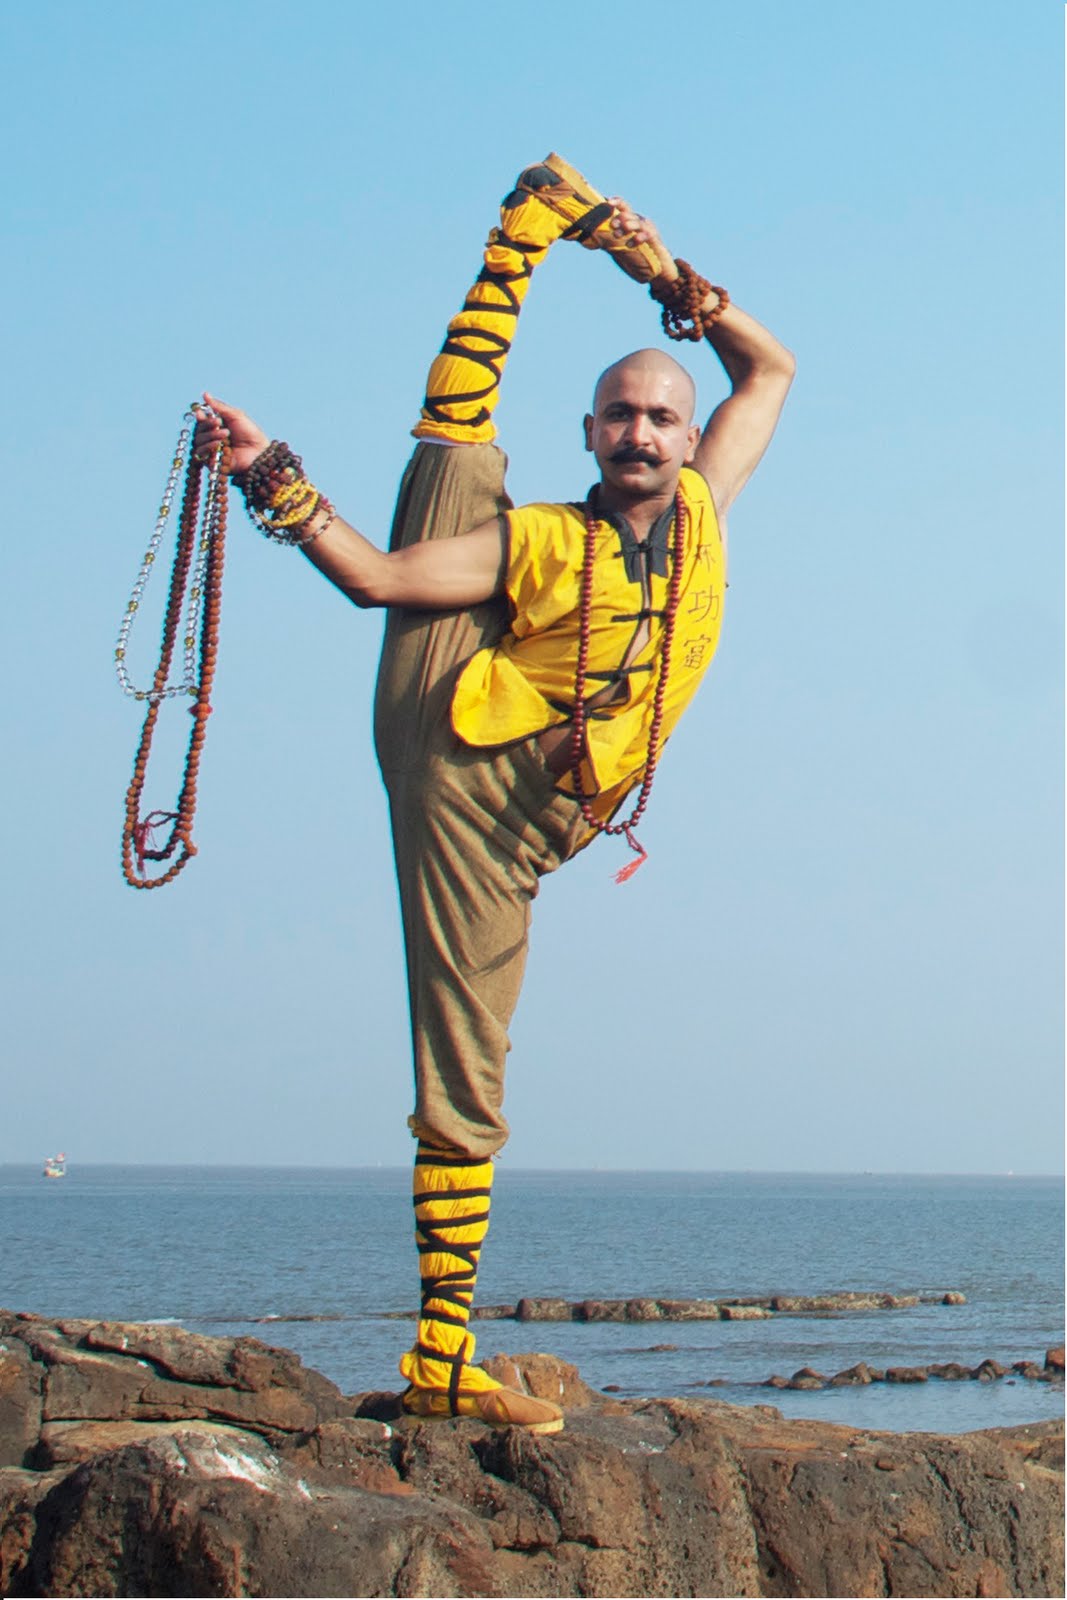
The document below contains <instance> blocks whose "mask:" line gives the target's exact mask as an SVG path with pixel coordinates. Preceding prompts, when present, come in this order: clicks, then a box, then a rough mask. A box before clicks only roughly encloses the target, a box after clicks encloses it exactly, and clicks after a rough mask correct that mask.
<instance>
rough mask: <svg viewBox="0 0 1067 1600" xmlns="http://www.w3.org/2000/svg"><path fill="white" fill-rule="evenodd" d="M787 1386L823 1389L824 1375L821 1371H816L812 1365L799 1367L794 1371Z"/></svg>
mask: <svg viewBox="0 0 1067 1600" xmlns="http://www.w3.org/2000/svg"><path fill="white" fill-rule="evenodd" d="M787 1387H788V1388H790V1389H825V1388H826V1376H825V1374H824V1373H822V1372H816V1371H815V1368H814V1367H801V1368H800V1370H799V1371H798V1372H794V1374H793V1376H792V1377H791V1378H790V1380H789V1383H788V1385H787Z"/></svg>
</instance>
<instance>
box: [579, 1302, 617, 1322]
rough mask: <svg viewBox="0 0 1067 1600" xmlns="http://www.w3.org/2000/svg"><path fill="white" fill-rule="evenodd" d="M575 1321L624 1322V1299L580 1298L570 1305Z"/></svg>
mask: <svg viewBox="0 0 1067 1600" xmlns="http://www.w3.org/2000/svg"><path fill="white" fill-rule="evenodd" d="M572 1311H573V1315H574V1320H575V1321H576V1322H625V1321H626V1301H625V1300H580V1301H579V1302H578V1304H577V1305H576V1306H574V1307H572Z"/></svg>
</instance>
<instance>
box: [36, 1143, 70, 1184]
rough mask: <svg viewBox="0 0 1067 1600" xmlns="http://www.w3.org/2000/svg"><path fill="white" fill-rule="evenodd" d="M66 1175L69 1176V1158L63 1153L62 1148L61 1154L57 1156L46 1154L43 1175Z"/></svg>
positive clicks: (52, 1176) (57, 1176)
mask: <svg viewBox="0 0 1067 1600" xmlns="http://www.w3.org/2000/svg"><path fill="white" fill-rule="evenodd" d="M66 1176H67V1158H66V1156H65V1155H64V1154H63V1152H62V1150H61V1151H60V1152H59V1154H58V1155H57V1156H45V1158H44V1172H43V1173H42V1177H45V1178H65V1177H66Z"/></svg>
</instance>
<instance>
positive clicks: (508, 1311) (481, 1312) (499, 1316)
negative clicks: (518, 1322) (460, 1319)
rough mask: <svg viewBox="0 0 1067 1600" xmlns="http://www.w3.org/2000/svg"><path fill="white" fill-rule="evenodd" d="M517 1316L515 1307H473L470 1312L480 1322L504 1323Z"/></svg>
mask: <svg viewBox="0 0 1067 1600" xmlns="http://www.w3.org/2000/svg"><path fill="white" fill-rule="evenodd" d="M517 1315H518V1308H517V1307H516V1306H475V1307H474V1310H473V1311H472V1312H471V1316H472V1317H477V1318H478V1319H479V1320H480V1321H482V1322H506V1321H510V1320H512V1319H513V1318H515V1317H516V1316H517Z"/></svg>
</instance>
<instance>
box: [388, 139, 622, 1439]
mask: <svg viewBox="0 0 1067 1600" xmlns="http://www.w3.org/2000/svg"><path fill="white" fill-rule="evenodd" d="M553 162H554V163H555V165H554V166H553V165H552V164H551V163H553ZM611 211H612V208H611V206H610V205H608V204H607V202H605V201H603V200H602V199H601V197H600V196H599V195H596V193H595V191H593V190H590V189H589V186H588V185H586V184H585V182H584V180H583V179H581V178H580V174H577V173H574V172H573V169H570V168H567V167H566V166H565V165H564V164H563V163H562V162H559V161H558V158H553V157H550V158H549V161H548V162H547V163H545V164H544V165H542V166H540V167H534V168H529V169H527V171H526V172H524V173H523V174H521V176H520V178H519V180H518V182H517V184H516V186H515V189H514V190H513V191H512V192H511V193H510V194H509V195H508V196H507V197H506V199H505V200H504V202H503V205H502V207H501V221H500V226H499V227H498V228H494V229H493V230H492V232H491V234H490V236H489V240H488V244H487V246H486V249H485V254H484V259H483V266H482V269H481V271H480V272H479V275H478V277H477V279H476V281H475V283H474V284H473V285H472V287H471V289H470V291H469V293H468V294H467V296H466V299H465V300H464V303H463V307H462V309H461V310H460V312H459V313H458V314H457V315H456V316H455V317H454V318H453V319H452V321H451V322H450V323H449V327H448V334H447V337H446V339H445V342H444V345H443V346H442V349H441V351H440V353H439V354H438V356H437V357H436V358H435V360H434V362H433V365H432V366H431V369H430V374H429V378H428V381H427V391H426V398H425V401H424V403H423V407H422V412H421V416H420V420H419V423H418V425H417V426H416V428H415V430H414V431H415V435H416V438H417V439H418V440H419V441H420V442H419V444H418V445H417V446H416V449H415V453H414V455H413V457H412V460H411V462H410V464H409V466H408V468H407V471H406V473H405V476H404V480H403V482H402V484H401V489H400V495H399V498H398V501H397V509H396V514H395V517H394V522H393V530H392V536H391V548H393V549H396V548H400V547H403V546H406V545H409V544H411V543H414V542H416V541H418V540H422V539H427V538H451V537H454V536H455V535H457V534H460V533H463V532H465V531H467V530H468V529H470V528H472V527H475V526H477V525H478V524H480V523H483V522H486V521H489V520H491V519H492V517H493V516H494V515H499V514H500V513H501V512H503V511H504V510H506V509H508V508H509V507H510V504H511V502H510V501H509V500H508V498H507V495H506V491H505V488H504V471H505V466H506V461H505V457H504V455H503V453H502V452H501V451H500V450H499V449H498V448H497V447H496V445H495V444H493V442H492V441H493V439H494V437H495V434H496V429H495V425H494V424H493V422H492V412H493V410H494V408H495V406H496V403H497V400H498V398H499V386H500V379H501V376H502V373H503V369H504V364H505V362H506V360H507V356H508V354H509V352H510V349H511V344H512V340H513V338H514V332H515V327H516V322H517V318H518V315H519V311H520V309H521V306H522V302H523V300H524V298H525V295H526V293H527V290H528V288H529V284H530V279H531V276H532V273H533V270H534V268H535V267H536V266H537V265H538V263H539V262H540V261H541V260H543V258H544V256H545V254H546V253H547V251H548V249H549V247H550V245H551V244H552V243H553V242H554V241H555V240H556V239H558V238H561V237H564V236H569V237H573V238H578V239H580V240H583V239H584V240H586V241H587V242H591V241H592V236H593V234H594V233H599V235H600V239H599V240H598V242H603V240H604V238H606V236H607V229H608V223H609V221H610V216H611ZM507 621H508V618H507V612H506V608H505V606H504V605H503V603H491V604H489V605H485V606H478V607H476V608H474V609H472V610H467V611H462V612H451V613H447V612H446V613H433V614H432V615H430V614H427V613H416V612H408V613H405V612H397V611H394V612H392V613H391V614H390V617H389V621H388V625H387V630H386V637H385V643H384V646H383V651H382V662H381V667H380V670H379V676H378V686H377V693H376V701H375V740H376V745H377V750H378V759H379V762H380V764H381V768H382V774H383V777H384V779H385V783H386V787H387V790H388V792H389V801H390V814H391V821H392V827H393V841H394V850H395V854H396V865H397V878H398V882H399V887H400V897H401V908H402V913H403V921H404V936H405V945H406V950H407V964H408V985H409V994H410V1001H411V1021H412V1036H413V1042H414V1049H415V1064H416V1086H417V1104H416V1113H415V1116H414V1117H413V1118H412V1127H413V1131H414V1132H415V1133H416V1134H417V1135H418V1138H419V1146H418V1153H417V1156H416V1164H415V1183H414V1202H415V1217H416V1242H417V1245H418V1249H419V1256H420V1278H421V1285H422V1302H421V1312H420V1317H419V1325H418V1332H417V1335H416V1340H415V1344H414V1346H413V1348H412V1349H411V1350H410V1351H408V1352H407V1354H406V1355H405V1356H404V1358H403V1360H402V1362H401V1372H402V1373H403V1375H404V1376H405V1377H406V1378H407V1379H408V1382H409V1385H410V1387H409V1389H408V1391H407V1393H406V1395H405V1398H404V1404H405V1408H406V1409H407V1410H408V1411H410V1412H412V1413H413V1414H415V1415H418V1416H450V1415H451V1416H457V1415H459V1416H475V1417H478V1418H480V1419H481V1420H482V1421H484V1422H489V1423H491V1424H493V1425H496V1426H521V1427H525V1428H527V1429H530V1430H533V1431H536V1432H555V1431H557V1430H558V1429H559V1428H561V1427H562V1425H563V1421H562V1414H561V1412H560V1410H559V1408H558V1406H555V1405H552V1404H551V1403H550V1402H547V1401H540V1400H535V1399H533V1398H532V1397H529V1396H525V1395H520V1394H516V1393H514V1392H513V1391H511V1390H507V1389H504V1388H503V1387H502V1386H501V1385H499V1384H497V1383H496V1382H495V1381H494V1380H493V1379H491V1378H489V1377H488V1375H487V1374H486V1373H484V1372H483V1371H482V1369H481V1368H479V1367H475V1366H474V1365H473V1364H472V1361H473V1354H474V1338H473V1335H472V1334H471V1333H470V1331H469V1328H468V1318H469V1314H470V1306H471V1301H472V1298H473V1294H474V1288H475V1281H476V1276H477V1268H478V1259H479V1255H480V1251H481V1246H482V1241H483V1240H484V1238H485V1234H486V1231H487V1228H488V1223H489V1202H490V1191H491V1187H492V1172H493V1168H492V1161H491V1157H492V1154H493V1153H494V1152H495V1151H496V1150H497V1149H498V1148H499V1147H500V1145H501V1144H503V1142H504V1140H505V1138H506V1136H507V1125H506V1123H505V1122H504V1120H503V1116H502V1114H501V1109H500V1107H501V1101H502V1097H503V1077H504V1059H505V1055H506V1052H507V1049H508V1040H507V1024H508V1022H509V1021H510V1017H511V1013H512V1010H513V1008H514V1005H515V1002H516V1000H517V998H518V989H519V984H520V982H521V978H522V971H523V966H524V963H525V954H526V938H527V927H528V920H529V903H530V901H531V900H532V898H533V896H534V895H535V894H536V892H537V882H538V879H539V877H540V876H541V875H542V874H543V873H544V872H546V871H550V870H552V868H553V867H555V866H557V865H558V864H559V862H560V861H561V860H563V859H565V858H566V855H567V853H569V850H570V848H571V846H572V842H576V840H577V836H578V824H579V823H580V817H579V816H578V814H577V812H576V810H575V808H574V806H573V803H572V802H569V801H567V800H566V799H565V798H564V797H560V796H557V795H555V794H554V792H553V783H552V778H551V774H549V773H548V772H547V770H546V769H544V767H543V763H542V764H539V763H538V759H537V752H536V751H527V750H525V748H523V749H520V750H517V751H515V752H514V753H507V752H505V753H501V752H492V751H487V752H484V754H483V753H481V752H473V751H470V750H467V749H466V748H465V747H460V745H459V742H458V740H457V739H456V736H455V734H454V733H453V731H452V727H451V719H450V708H451V700H452V693H453V689H454V685H455V680H456V677H457V675H458V673H459V670H460V668H461V667H462V666H463V664H464V663H465V662H466V661H467V660H469V658H470V657H471V655H473V654H474V652H475V651H476V650H478V649H481V648H483V647H484V646H486V645H493V644H495V643H497V641H498V640H499V639H500V638H501V636H502V635H503V633H504V631H505V629H506V627H507Z"/></svg>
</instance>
